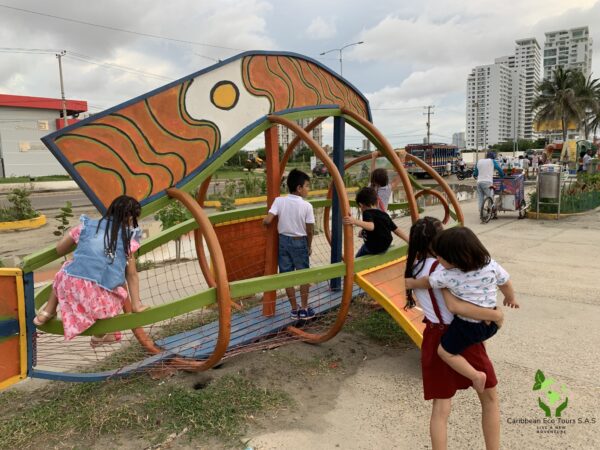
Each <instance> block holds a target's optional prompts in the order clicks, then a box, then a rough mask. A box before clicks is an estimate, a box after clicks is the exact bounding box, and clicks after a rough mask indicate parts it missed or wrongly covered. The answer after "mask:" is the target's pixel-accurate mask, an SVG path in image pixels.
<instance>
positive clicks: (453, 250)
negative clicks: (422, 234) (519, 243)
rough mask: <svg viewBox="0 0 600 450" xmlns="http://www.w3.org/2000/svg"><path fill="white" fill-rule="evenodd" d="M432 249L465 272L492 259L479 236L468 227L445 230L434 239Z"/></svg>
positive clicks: (477, 267) (480, 266) (479, 267)
mask: <svg viewBox="0 0 600 450" xmlns="http://www.w3.org/2000/svg"><path fill="white" fill-rule="evenodd" d="M432 249H433V251H434V253H435V254H436V255H437V256H439V257H442V258H444V259H445V260H446V261H448V262H449V263H450V264H452V265H453V266H454V267H456V268H458V269H460V270H462V271H463V272H471V271H473V270H479V269H481V268H483V267H485V265H486V264H489V262H490V260H491V257H490V254H489V252H488V251H487V249H486V248H485V247H484V246H483V244H482V243H481V241H480V240H479V238H478V237H477V236H476V235H475V233H473V232H472V231H471V230H470V229H469V228H466V227H455V228H450V229H448V230H444V231H443V232H442V233H440V234H438V235H437V236H436V238H435V239H434V241H433V246H432Z"/></svg>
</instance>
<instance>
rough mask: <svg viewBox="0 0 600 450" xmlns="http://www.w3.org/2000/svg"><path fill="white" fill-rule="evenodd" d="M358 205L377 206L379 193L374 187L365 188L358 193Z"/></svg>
mask: <svg viewBox="0 0 600 450" xmlns="http://www.w3.org/2000/svg"><path fill="white" fill-rule="evenodd" d="M356 203H360V204H361V205H365V206H376V205H377V192H375V189H373V188H372V187H368V186H366V187H364V188H362V189H361V190H360V191H358V192H357V193H356Z"/></svg>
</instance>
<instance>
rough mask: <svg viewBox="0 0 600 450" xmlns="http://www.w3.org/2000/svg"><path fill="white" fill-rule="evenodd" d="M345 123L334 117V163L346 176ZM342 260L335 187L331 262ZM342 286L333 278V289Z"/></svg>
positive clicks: (332, 203)
mask: <svg viewBox="0 0 600 450" xmlns="http://www.w3.org/2000/svg"><path fill="white" fill-rule="evenodd" d="M345 123H346V121H345V120H344V118H343V117H340V116H338V117H334V118H333V163H334V164H335V165H336V167H337V169H338V171H339V172H340V176H341V177H342V178H343V177H344V147H345V131H346V130H345ZM341 260H342V214H341V208H340V201H339V198H338V195H337V192H336V189H335V186H334V187H333V193H332V197H331V262H332V263H336V262H340V261H341ZM341 286H342V280H341V279H340V278H333V279H332V280H331V281H330V283H329V287H330V288H331V290H333V291H339V290H340V288H341Z"/></svg>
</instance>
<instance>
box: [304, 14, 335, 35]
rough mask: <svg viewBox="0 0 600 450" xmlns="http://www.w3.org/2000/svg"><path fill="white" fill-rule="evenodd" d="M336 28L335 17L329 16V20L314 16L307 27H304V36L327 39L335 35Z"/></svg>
mask: <svg viewBox="0 0 600 450" xmlns="http://www.w3.org/2000/svg"><path fill="white" fill-rule="evenodd" d="M336 33H337V30H336V27H335V18H333V17H332V18H330V19H329V21H327V20H325V19H323V18H322V17H321V16H317V17H315V18H314V19H313V20H312V22H311V23H310V25H309V26H308V28H307V29H306V36H307V37H308V38H309V39H315V40H316V39H329V38H332V37H334V36H335V35H336Z"/></svg>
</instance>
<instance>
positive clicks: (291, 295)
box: [285, 287, 298, 310]
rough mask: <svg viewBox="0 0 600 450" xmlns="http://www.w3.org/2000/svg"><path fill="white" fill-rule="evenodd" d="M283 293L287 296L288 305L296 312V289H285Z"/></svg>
mask: <svg viewBox="0 0 600 450" xmlns="http://www.w3.org/2000/svg"><path fill="white" fill-rule="evenodd" d="M285 293H286V294H287V296H288V299H289V301H290V305H292V309H293V310H297V309H298V303H296V288H294V287H289V288H285Z"/></svg>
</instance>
